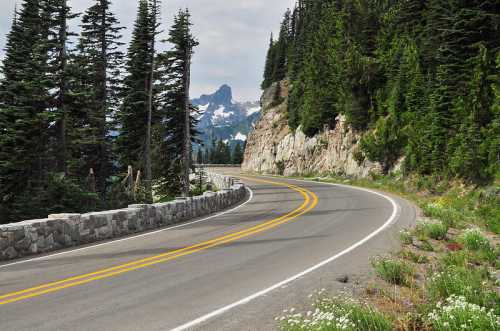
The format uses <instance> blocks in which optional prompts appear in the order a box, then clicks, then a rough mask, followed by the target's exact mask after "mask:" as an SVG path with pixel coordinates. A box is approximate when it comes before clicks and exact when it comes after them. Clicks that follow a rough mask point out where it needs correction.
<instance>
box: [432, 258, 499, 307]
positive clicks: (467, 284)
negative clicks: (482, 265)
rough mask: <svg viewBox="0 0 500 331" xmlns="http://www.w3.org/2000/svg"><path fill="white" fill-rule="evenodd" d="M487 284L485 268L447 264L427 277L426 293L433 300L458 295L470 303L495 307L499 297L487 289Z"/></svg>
mask: <svg viewBox="0 0 500 331" xmlns="http://www.w3.org/2000/svg"><path fill="white" fill-rule="evenodd" d="M487 284H488V273H487V272H486V271H485V270H481V269H467V268H464V267H459V266H449V267H446V268H445V269H444V270H443V271H442V272H438V273H435V274H433V275H432V276H431V277H430V278H429V279H428V281H427V293H428V294H429V297H430V298H431V299H432V300H433V301H438V300H441V299H445V298H447V297H450V296H452V295H458V296H463V297H465V299H466V300H467V301H468V302H470V303H474V304H477V305H481V306H483V307H495V306H496V305H497V304H499V303H500V302H499V301H498V300H499V297H498V295H496V294H495V293H494V292H492V291H489V289H488V286H487Z"/></svg>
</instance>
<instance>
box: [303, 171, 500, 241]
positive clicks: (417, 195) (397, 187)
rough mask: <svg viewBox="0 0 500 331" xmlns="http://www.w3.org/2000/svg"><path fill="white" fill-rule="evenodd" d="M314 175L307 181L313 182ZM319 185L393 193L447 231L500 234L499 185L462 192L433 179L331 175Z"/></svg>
mask: <svg viewBox="0 0 500 331" xmlns="http://www.w3.org/2000/svg"><path fill="white" fill-rule="evenodd" d="M314 176H315V175H313V174H310V175H309V176H302V177H306V178H307V177H310V178H309V179H314ZM321 180H322V181H325V182H332V183H342V184H349V185H354V186H362V187H368V188H374V189H379V190H383V191H387V192H392V193H396V194H398V195H401V196H403V197H405V198H407V199H409V200H412V201H414V202H416V203H417V204H418V205H419V207H420V208H421V209H422V210H423V212H424V214H425V216H428V217H430V218H433V219H437V220H440V221H442V222H443V223H444V224H446V225H447V226H448V227H458V228H460V227H462V226H463V225H464V224H465V223H472V224H476V225H478V226H480V227H483V228H485V229H488V230H489V231H491V232H493V233H495V234H500V194H499V193H500V185H499V184H498V181H497V182H495V183H494V184H492V185H491V186H487V187H479V188H478V187H469V188H464V187H463V186H460V185H455V184H454V183H450V182H449V181H439V180H436V179H435V178H432V177H421V176H412V177H406V178H405V177H402V176H401V175H400V174H394V175H391V176H378V175H372V178H364V179H354V178H347V179H346V178H345V177H341V176H337V175H336V174H332V175H331V176H330V177H327V178H321Z"/></svg>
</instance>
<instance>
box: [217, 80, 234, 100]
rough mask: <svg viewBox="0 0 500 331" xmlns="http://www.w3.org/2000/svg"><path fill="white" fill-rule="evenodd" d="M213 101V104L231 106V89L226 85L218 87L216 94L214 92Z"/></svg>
mask: <svg viewBox="0 0 500 331" xmlns="http://www.w3.org/2000/svg"><path fill="white" fill-rule="evenodd" d="M213 101H214V103H216V104H219V105H229V104H231V103H232V101H233V91H232V90H231V87H230V86H229V85H227V84H224V85H222V86H221V87H219V89H218V90H217V92H215V93H214V95H213Z"/></svg>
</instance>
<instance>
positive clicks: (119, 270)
mask: <svg viewBox="0 0 500 331" xmlns="http://www.w3.org/2000/svg"><path fill="white" fill-rule="evenodd" d="M244 179H248V180H250V181H253V182H259V183H265V184H271V185H275V186H282V187H288V188H290V189H292V190H294V191H296V192H298V193H300V194H301V195H302V196H303V197H304V202H303V203H302V205H301V206H300V207H298V208H297V209H295V210H293V211H291V212H290V213H288V214H286V215H283V216H280V217H278V218H275V219H272V220H269V221H265V222H263V223H260V224H258V225H256V226H253V227H250V228H247V229H245V230H241V231H237V232H234V233H229V234H227V235H224V236H221V237H217V238H214V239H211V240H208V241H204V242H201V243H199V244H195V245H192V246H189V247H185V248H181V249H177V250H173V251H169V252H166V253H163V254H159V255H155V256H151V257H147V258H144V259H140V260H136V261H132V262H128V263H125V264H121V265H117V266H114V267H111V268H106V269H101V270H97V271H94V272H91V273H87V274H83V275H79V276H74V277H70V278H66V279H62V280H59V281H56V282H51V283H47V284H43V285H39V286H36V287H31V288H28V289H25V290H21V291H17V292H12V293H7V294H3V295H0V306H1V305H6V304H9V303H13V302H16V301H21V300H25V299H29V298H33V297H38V296H41V295H44V294H48V293H52V292H57V291H61V290H63V289H66V288H70V287H75V286H78V285H82V284H86V283H90V282H93V281H97V280H100V279H104V278H109V277H113V276H117V275H120V274H123V273H126V272H130V271H134V270H137V269H142V268H146V267H149V266H152V265H155V264H159V263H164V262H167V261H170V260H174V259H177V258H179V257H182V256H186V255H190V254H194V253H196V252H200V251H204V250H207V249H209V248H212V247H216V246H221V245H224V244H227V243H230V242H233V241H236V240H239V239H242V238H245V237H249V236H252V235H255V234H257V233H261V232H264V231H267V230H270V229H272V228H275V227H277V226H279V225H281V224H284V223H287V222H290V221H292V220H293V219H296V218H297V217H299V216H301V215H303V214H305V213H307V212H308V211H310V210H312V209H313V208H314V207H315V206H316V205H317V204H318V197H317V196H316V194H314V193H313V192H311V191H309V190H307V189H304V188H301V187H298V186H295V185H290V184H287V183H280V182H274V181H268V180H262V179H255V178H244Z"/></svg>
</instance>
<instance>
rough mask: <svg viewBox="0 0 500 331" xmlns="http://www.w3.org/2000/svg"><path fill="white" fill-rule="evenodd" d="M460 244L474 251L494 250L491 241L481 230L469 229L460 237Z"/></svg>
mask: <svg viewBox="0 0 500 331" xmlns="http://www.w3.org/2000/svg"><path fill="white" fill-rule="evenodd" d="M459 242H460V243H462V244H463V245H464V246H465V247H466V248H467V249H470V250H472V251H479V250H488V251H490V250H492V248H491V245H490V242H489V240H488V239H487V238H486V237H485V236H484V235H483V233H482V232H481V230H479V229H476V228H474V229H467V230H465V231H464V233H462V235H461V236H460V237H459Z"/></svg>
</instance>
